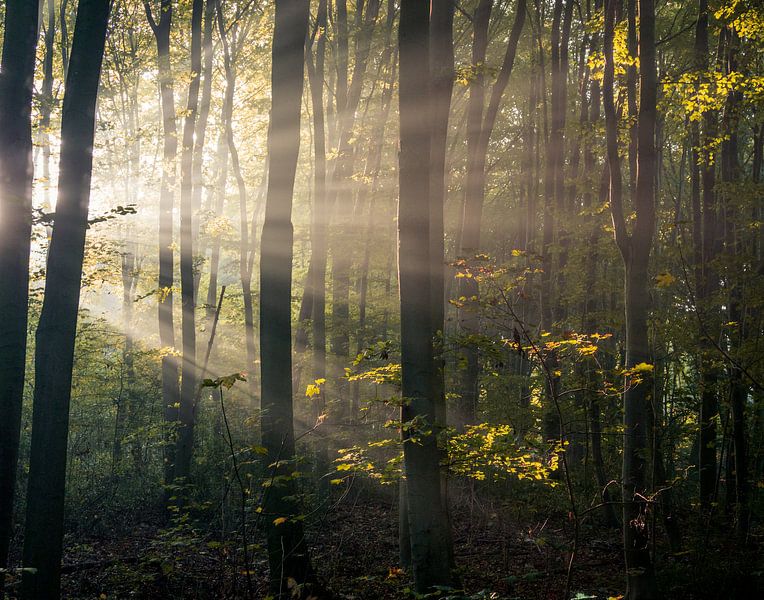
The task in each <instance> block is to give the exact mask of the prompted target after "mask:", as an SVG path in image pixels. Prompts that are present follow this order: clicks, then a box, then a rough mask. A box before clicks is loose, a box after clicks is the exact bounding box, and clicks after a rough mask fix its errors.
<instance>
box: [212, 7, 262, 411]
mask: <svg viewBox="0 0 764 600" xmlns="http://www.w3.org/2000/svg"><path fill="white" fill-rule="evenodd" d="M216 3H217V4H218V10H217V21H218V32H219V34H220V39H221V42H222V45H223V64H224V68H225V78H226V94H228V97H227V100H230V102H233V96H234V93H235V90H236V70H235V67H234V64H233V61H232V57H231V49H230V46H229V42H228V38H227V37H226V35H227V34H226V30H225V23H224V20H223V11H222V7H221V6H220V3H219V0H217V1H216ZM234 41H236V40H235V38H234ZM225 136H226V140H227V143H228V151H229V153H230V155H231V167H232V168H233V172H234V176H235V177H236V187H237V189H238V192H239V231H240V238H239V279H240V280H241V293H242V296H243V301H244V339H245V345H246V349H247V362H246V365H247V369H246V371H247V373H249V374H250V375H249V378H248V380H249V387H250V396H251V400H254V398H255V397H256V395H257V389H256V379H255V376H254V374H255V368H256V364H255V361H256V356H255V354H256V350H255V321H254V306H253V303H252V268H251V261H250V255H251V254H252V253H254V244H255V239H254V231H256V228H255V227H252V233H253V235H252V236H251V237H252V239H251V240H250V231H249V229H250V222H249V218H248V216H247V186H246V183H245V182H244V176H243V175H242V172H241V165H240V164H239V152H238V150H237V149H236V144H235V142H234V139H233V127H232V124H231V120H230V119H228V120H227V121H226V129H225ZM256 219H257V211H255V215H254V216H253V220H256Z"/></svg>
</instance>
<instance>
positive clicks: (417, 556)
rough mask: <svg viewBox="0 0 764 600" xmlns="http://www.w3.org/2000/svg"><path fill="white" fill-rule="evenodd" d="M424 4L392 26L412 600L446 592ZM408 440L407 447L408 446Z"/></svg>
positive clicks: (406, 9)
mask: <svg viewBox="0 0 764 600" xmlns="http://www.w3.org/2000/svg"><path fill="white" fill-rule="evenodd" d="M428 31H429V2H428V1H427V0H403V1H402V3H401V17H400V25H399V51H400V62H399V64H400V80H399V101H400V119H401V125H400V153H399V183H400V200H399V203H398V244H399V249H398V273H399V282H400V307H401V367H402V373H401V382H402V395H403V398H404V404H403V406H402V408H401V420H402V421H403V422H404V423H410V424H411V427H410V428H406V429H404V432H403V452H404V463H405V473H406V486H405V487H406V496H407V501H408V502H407V505H408V516H409V518H408V523H409V531H410V538H411V560H412V566H413V571H414V584H415V587H416V589H417V591H419V592H429V591H431V590H432V588H433V586H436V585H450V584H451V583H452V582H453V581H454V579H453V576H452V574H451V555H452V552H451V550H450V548H449V543H450V536H449V535H448V518H447V514H446V512H445V510H444V507H443V505H442V501H441V487H440V486H441V476H440V470H441V466H440V450H439V448H438V439H437V427H436V423H435V419H436V411H437V404H438V401H437V398H435V396H434V392H435V389H434V385H433V371H434V366H435V363H434V360H433V344H432V337H431V336H432V302H431V298H432V296H431V290H430V287H431V286H430V276H429V272H430V265H431V261H430V223H429V221H430V206H429V205H430V201H429V198H430V195H429V194H430V189H429V188H430V151H429V150H430V138H431V131H430V123H429V122H428V119H426V118H423V115H427V114H428V112H427V109H428V107H429V89H428V88H429V86H430V84H429V45H430V44H429V38H428ZM412 438H414V439H412Z"/></svg>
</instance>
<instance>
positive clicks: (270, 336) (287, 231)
mask: <svg viewBox="0 0 764 600" xmlns="http://www.w3.org/2000/svg"><path fill="white" fill-rule="evenodd" d="M308 5H309V3H308V1H307V0H277V1H276V25H275V30H274V33H273V63H272V64H273V67H272V68H273V72H272V90H273V91H272V99H271V102H272V104H271V126H270V130H269V134H268V153H269V172H268V195H267V200H266V205H265V222H264V224H263V232H262V239H261V254H260V257H261V258H260V298H261V307H260V356H261V374H262V376H261V381H262V405H261V408H262V412H261V415H262V417H261V427H262V439H263V446H264V447H265V448H266V449H267V452H268V454H267V458H268V462H269V464H272V465H273V466H272V467H271V468H272V469H273V475H274V481H275V482H277V483H275V484H274V485H271V486H270V487H268V488H267V490H266V493H265V498H264V505H265V513H266V514H267V515H268V517H267V519H266V524H267V539H268V557H269V565H270V581H271V584H270V587H271V590H270V591H271V594H273V595H276V596H277V597H288V596H289V595H290V594H291V590H290V589H289V583H288V582H289V580H290V579H294V580H295V581H296V582H297V583H298V584H303V583H306V582H308V583H309V582H311V581H313V580H314V574H313V570H312V568H311V565H310V560H309V557H308V549H307V546H306V544H305V538H304V534H303V527H302V521H300V520H298V519H296V517H297V516H298V514H299V512H300V511H299V507H298V505H297V499H296V498H295V485H294V480H293V479H292V478H291V475H290V473H291V472H292V471H293V470H294V469H293V466H292V461H293V460H294V452H295V440H294V423H293V407H292V348H291V340H292V334H291V329H292V324H291V312H292V311H291V304H292V253H293V249H292V241H293V235H294V234H293V229H292V195H293V191H294V180H295V171H296V168H297V155H298V153H299V149H300V137H299V136H300V104H301V100H302V90H303V76H304V74H303V67H304V63H305V54H304V47H305V38H306V35H307V27H308ZM282 517H283V518H285V519H286V520H285V521H283V522H282V520H281V518H282Z"/></svg>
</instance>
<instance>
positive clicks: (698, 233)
mask: <svg viewBox="0 0 764 600" xmlns="http://www.w3.org/2000/svg"><path fill="white" fill-rule="evenodd" d="M695 63H696V68H697V69H698V71H699V72H701V73H705V72H706V71H707V70H708V2H707V1H706V0H700V1H699V3H698V21H697V24H696V26H695ZM715 119H716V118H715V115H714V114H713V111H706V112H705V113H704V114H703V133H702V136H701V135H700V133H699V128H698V126H697V124H694V125H693V128H692V133H693V136H694V137H695V143H694V144H693V148H694V150H693V158H694V161H695V164H693V176H692V178H693V182H692V183H693V185H692V204H693V221H694V222H693V243H694V246H695V251H694V259H695V279H696V281H695V285H696V290H697V291H696V294H695V295H696V300H697V306H696V310H697V311H698V315H699V316H700V319H701V320H702V321H703V325H702V328H713V325H712V324H711V323H710V322H709V319H711V318H712V314H713V313H712V311H711V310H710V308H711V307H710V306H709V301H710V296H711V295H712V294H713V291H714V288H715V287H716V286H715V284H714V281H715V275H714V273H713V270H712V267H711V262H712V261H713V260H714V254H715V253H716V221H717V218H716V215H715V212H716V194H715V193H714V187H715V185H716V181H715V179H716V177H715V166H714V163H713V156H712V155H711V154H710V153H709V152H708V151H707V150H703V149H704V148H708V146H709V144H711V143H712V140H713V138H714V136H715V129H716V127H715ZM696 149H700V150H696ZM701 184H702V196H701ZM699 338H700V341H699V345H700V350H701V351H700V358H699V360H700V367H699V371H700V372H699V376H700V386H699V391H700V423H699V427H700V431H699V444H698V448H699V454H698V470H699V478H700V505H701V507H702V508H703V510H706V511H708V510H709V509H710V507H711V502H712V501H713V498H714V496H715V490H716V436H717V433H716V419H717V417H718V414H719V403H718V399H717V397H716V387H717V386H716V383H717V379H718V374H717V373H716V370H715V369H714V367H713V360H714V357H713V352H714V350H713V349H712V348H711V346H710V344H709V341H708V340H707V339H706V338H705V337H704V335H703V333H702V332H700V333H699Z"/></svg>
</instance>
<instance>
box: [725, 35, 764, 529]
mask: <svg viewBox="0 0 764 600" xmlns="http://www.w3.org/2000/svg"><path fill="white" fill-rule="evenodd" d="M726 35H727V38H728V43H727V48H726V52H725V57H724V63H725V64H724V67H725V72H726V74H728V75H729V74H730V73H733V72H736V71H737V69H738V67H737V54H738V46H739V38H738V36H737V33H735V32H734V31H730V30H728V31H727V32H726ZM740 96H741V94H740V92H739V91H730V92H729V94H728V95H727V99H726V102H725V106H724V118H723V123H724V124H725V127H726V129H727V130H726V132H725V134H726V135H725V139H724V141H722V150H721V154H722V160H721V179H722V183H723V184H725V185H724V186H723V189H724V190H726V192H725V194H724V195H725V197H724V221H725V230H726V243H727V252H728V253H729V254H731V255H733V256H735V255H737V256H742V255H744V247H743V231H742V227H741V226H739V225H736V223H735V215H734V198H733V196H732V195H731V190H734V189H735V188H734V184H735V183H739V181H740V165H739V158H738V155H739V151H740V150H739V134H738V127H739V124H738V123H739V119H740V115H739V107H740V104H741V97H740ZM759 151H760V150H759ZM756 160H757V161H758V160H761V158H760V157H757V159H756ZM755 163H756V161H754V165H752V166H753V168H754V170H756V169H758V168H759V165H758V164H755ZM757 179H758V175H754V181H756V180H757ZM740 286H741V284H737V285H735V284H732V285H731V286H729V287H730V291H729V296H730V299H729V320H730V322H732V323H736V324H737V325H736V329H735V330H733V331H736V332H737V336H736V337H737V339H730V344H731V345H732V344H734V343H737V345H738V346H740V345H742V343H743V341H744V339H745V338H744V335H745V334H746V333H747V332H746V331H744V323H745V319H744V316H745V310H744V306H743V304H742V295H743V294H742V290H741V289H740ZM730 338H733V336H732V335H730ZM729 380H730V412H731V418H732V458H733V461H734V462H733V475H734V477H733V482H734V487H733V492H734V493H733V502H734V509H735V513H734V517H735V533H736V535H737V538H738V540H739V541H740V542H741V543H746V541H747V537H748V530H749V526H750V518H751V515H750V512H751V511H750V507H749V497H750V485H749V481H748V459H749V451H748V440H747V438H746V433H747V423H746V404H747V403H748V393H749V389H748V386H747V382H746V381H745V379H744V377H743V373H742V372H741V370H740V369H739V368H737V367H734V366H733V367H730V369H729ZM727 485H728V486H730V485H731V482H730V481H728V482H727Z"/></svg>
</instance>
